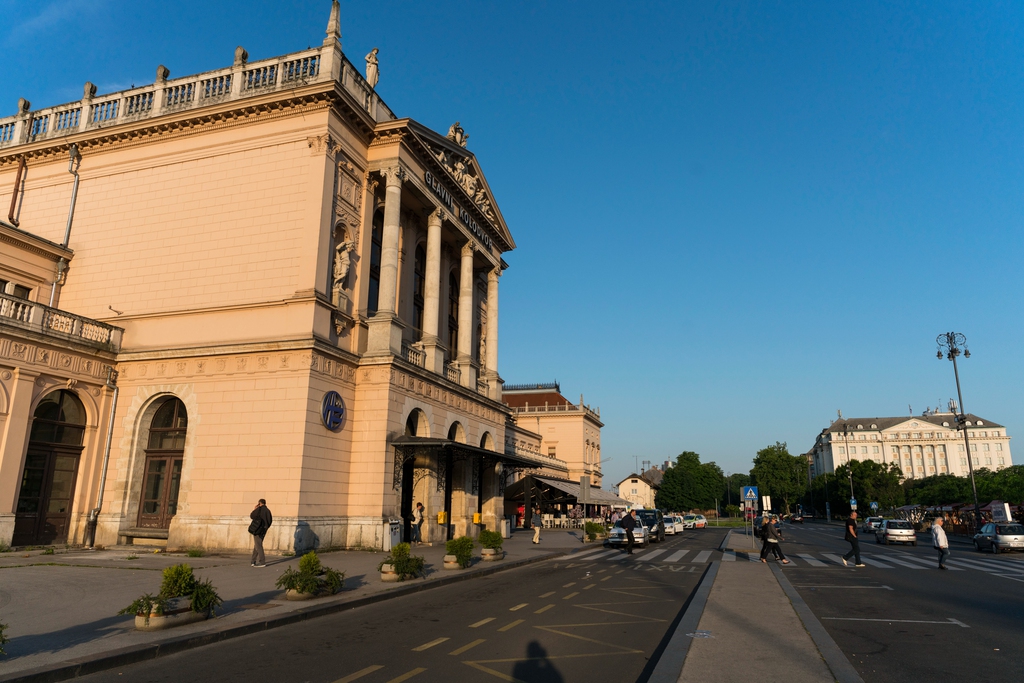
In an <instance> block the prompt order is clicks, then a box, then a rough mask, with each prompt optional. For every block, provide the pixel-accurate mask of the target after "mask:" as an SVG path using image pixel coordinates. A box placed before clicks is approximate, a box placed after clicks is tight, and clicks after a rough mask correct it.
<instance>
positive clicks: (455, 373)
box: [444, 363, 462, 384]
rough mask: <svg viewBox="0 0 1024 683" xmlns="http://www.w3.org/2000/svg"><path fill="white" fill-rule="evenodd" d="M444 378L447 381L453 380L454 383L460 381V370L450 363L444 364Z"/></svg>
mask: <svg viewBox="0 0 1024 683" xmlns="http://www.w3.org/2000/svg"><path fill="white" fill-rule="evenodd" d="M444 378H445V379H446V380H448V381H449V382H455V383H456V384H461V383H462V370H460V369H459V368H457V367H455V366H454V365H452V364H451V363H448V364H447V365H445V366H444Z"/></svg>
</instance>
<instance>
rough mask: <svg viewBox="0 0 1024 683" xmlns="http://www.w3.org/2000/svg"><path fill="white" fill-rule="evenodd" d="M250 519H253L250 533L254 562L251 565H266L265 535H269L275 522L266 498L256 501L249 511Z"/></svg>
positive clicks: (250, 524)
mask: <svg viewBox="0 0 1024 683" xmlns="http://www.w3.org/2000/svg"><path fill="white" fill-rule="evenodd" d="M249 519H251V520H252V522H250V523H249V533H250V534H252V563H251V564H250V565H249V566H250V567H266V566H267V558H266V556H265V555H264V554H263V537H264V536H266V535H267V530H268V529H269V528H270V525H271V524H273V523H274V516H273V515H272V514H270V508H268V507H267V501H266V500H265V499H263V498H260V502H258V503H256V507H255V508H253V510H252V512H250V513H249Z"/></svg>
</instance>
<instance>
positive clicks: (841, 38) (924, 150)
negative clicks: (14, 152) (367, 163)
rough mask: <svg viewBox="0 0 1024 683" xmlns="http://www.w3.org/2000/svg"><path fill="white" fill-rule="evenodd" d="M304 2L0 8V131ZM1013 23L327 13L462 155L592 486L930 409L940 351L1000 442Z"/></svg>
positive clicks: (1020, 395) (392, 89)
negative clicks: (955, 341) (696, 457)
mask: <svg viewBox="0 0 1024 683" xmlns="http://www.w3.org/2000/svg"><path fill="white" fill-rule="evenodd" d="M329 8H330V3H329V2H328V0H317V1H315V2H314V1H309V2H303V3H290V2H289V3H283V2H265V1H249V2H242V1H241V0H219V1H218V2H197V1H195V0H176V1H175V2H163V3H157V2H118V1H115V0H106V1H102V0H99V1H95V0H80V1H78V2H73V1H72V2H60V1H53V0H39V1H33V2H27V1H22V0H17V1H14V2H12V1H11V0H0V16H4V17H5V22H4V26H3V27H2V28H0V50H2V53H3V55H4V59H3V61H4V67H3V69H2V70H0V113H2V114H4V115H10V114H13V113H14V111H15V103H16V101H17V99H18V98H19V97H26V98H28V99H29V100H31V101H32V102H33V105H34V106H37V107H39V106H48V105H52V104H56V103H59V102H64V101H69V100H75V99H78V98H79V97H80V96H81V92H82V85H83V84H84V82H85V81H87V80H90V81H92V82H94V83H97V84H98V85H99V90H100V92H101V93H103V92H109V91H111V90H115V89H119V88H123V87H127V86H129V85H131V84H132V83H134V84H136V85H141V84H145V83H150V82H152V80H153V76H154V73H155V69H156V66H157V64H161V63H162V64H165V65H166V66H168V67H169V68H170V70H171V75H172V77H175V76H182V75H187V74H190V73H195V72H199V71H203V70H207V69H214V68H220V67H223V66H227V65H229V64H230V63H231V58H232V52H233V50H234V48H235V46H236V45H242V46H244V47H245V48H246V49H247V50H248V51H249V54H250V58H251V59H260V58H264V57H270V56H275V55H279V54H284V53H287V52H291V51H295V50H298V49H302V48H305V47H306V46H307V45H316V44H319V43H320V42H321V41H322V39H323V32H324V28H325V25H326V21H327V16H328V13H329ZM1022 29H1024V4H1021V3H1010V2H1002V3H1000V2H985V3H961V2H927V3H925V2H921V3H913V2H888V3H873V2H858V3H822V2H807V3H798V2H785V3H782V2H777V3H772V2H751V3H710V2H671V3H668V2H666V3H655V2H646V3H612V2H606V3H601V2H598V3H595V2H577V3H563V2H558V3H555V2H552V3H541V2H529V3H526V2H522V3H509V2H501V3H499V2H487V3H484V2H422V1H418V2H414V3H413V2H410V3H400V2H376V3H362V2H352V1H346V2H343V3H342V34H343V45H344V49H345V52H346V53H347V54H348V56H349V58H350V59H351V60H352V61H353V62H355V63H357V64H362V58H363V55H365V54H366V53H367V52H368V51H369V50H370V49H371V48H373V47H379V48H380V63H381V82H380V84H379V86H378V91H379V92H380V93H381V94H382V95H383V97H384V98H385V99H386V101H387V102H388V104H389V105H390V106H391V108H392V109H393V110H394V111H396V112H397V113H398V114H399V115H400V116H410V117H413V118H415V119H418V120H419V121H421V122H423V123H425V124H426V125H429V126H431V127H433V128H434V129H436V130H439V131H441V132H444V131H446V130H447V127H448V125H449V124H450V123H452V122H453V121H454V120H456V119H458V120H460V121H461V122H462V125H463V127H464V128H465V129H466V131H467V132H468V133H469V134H470V135H471V140H470V148H471V149H472V150H473V151H474V152H475V153H476V154H477V155H478V157H479V159H480V161H481V164H482V166H483V169H484V172H485V174H486V175H487V178H488V180H489V182H490V184H491V187H492V189H493V190H494V191H495V193H496V196H497V202H498V204H499V205H500V207H501V209H502V212H503V213H504V215H505V217H506V219H507V220H508V223H509V225H510V226H511V228H512V231H513V234H514V236H515V239H516V241H517V243H518V245H519V248H518V249H517V250H516V251H515V252H513V253H511V254H508V255H507V260H508V262H509V263H510V264H511V266H512V267H511V269H510V270H509V271H508V272H507V273H506V275H505V277H503V278H502V290H501V296H502V300H501V369H502V375H503V376H504V377H505V379H506V381H508V382H527V381H549V380H552V379H555V378H557V379H558V380H559V381H560V382H561V385H562V389H563V392H564V393H565V394H566V395H567V396H569V397H572V398H574V399H575V398H576V397H578V395H579V394H580V393H581V392H582V393H583V394H584V395H585V398H586V401H587V402H588V403H591V404H593V405H598V406H600V407H601V414H602V416H603V418H604V420H605V421H606V423H607V424H606V427H605V429H604V431H603V433H602V441H603V444H602V453H603V455H604V457H605V459H608V458H611V459H612V460H611V461H610V462H609V463H608V464H607V466H606V467H605V471H606V474H607V475H608V481H607V483H608V484H610V483H612V482H611V480H612V479H617V477H619V476H620V475H625V474H628V473H629V472H628V470H630V469H632V467H633V456H634V455H637V456H640V458H641V459H649V460H652V461H655V462H660V461H663V460H665V459H669V458H672V457H674V456H675V454H677V453H678V452H680V451H682V450H695V451H697V452H699V453H700V454H701V455H702V456H703V458H704V459H705V460H715V461H717V462H718V463H719V464H720V465H721V466H722V467H723V468H724V469H725V470H727V471H747V470H748V469H749V467H750V459H751V457H752V456H753V454H754V453H755V451H756V450H757V449H758V448H760V447H763V446H764V445H767V444H769V443H774V442H775V441H776V440H779V441H787V442H788V443H789V445H790V448H791V451H793V452H802V451H806V450H807V449H808V448H809V447H810V446H811V445H812V443H813V439H814V436H815V434H816V433H817V432H818V431H819V430H820V429H822V428H823V427H826V426H828V424H829V420H830V418H833V417H834V416H835V411H836V409H837V408H841V409H842V410H843V412H844V414H845V415H847V416H874V415H879V416H881V415H902V414H907V410H908V404H909V405H911V406H913V410H914V412H915V413H920V411H921V410H923V409H924V408H925V407H926V406H935V405H936V403H938V402H939V401H940V400H941V401H943V402H944V401H945V400H947V399H948V398H949V397H950V396H952V395H955V394H954V391H955V389H954V386H953V377H952V368H951V367H950V363H948V362H946V361H943V362H939V361H938V360H936V359H935V342H934V339H935V336H936V335H937V334H938V333H940V332H943V331H948V330H956V331H960V332H963V333H965V334H966V335H967V337H968V340H969V344H970V348H971V351H972V354H973V356H972V358H971V359H970V360H968V361H966V362H965V363H964V364H963V374H962V378H963V383H964V391H965V403H966V407H967V408H968V409H969V410H971V411H973V412H976V413H979V414H981V415H983V416H985V417H987V418H988V419H990V420H994V421H997V422H1001V423H1003V424H1005V425H1007V426H1008V427H1009V431H1010V434H1011V436H1017V437H1018V438H1021V437H1024V431H1022V421H1021V417H1022V412H1024V391H1022V387H1024V358H1022V354H1021V350H1020V347H1021V340H1022V338H1024V329H1022V319H1021V304H1020V298H1021V291H1022V285H1024V276H1022V269H1021V263H1022V256H1024V253H1022V252H1024V243H1022V234H1024V233H1022V230H1021V227H1022V226H1021V222H1022V215H1024V201H1022V188H1024V178H1022V170H1024V169H1022V159H1024V156H1022V154H1021V152H1022V142H1024V140H1022V137H1024V82H1022V81H1024V79H1022V71H1024V54H1022V52H1024V47H1022V46H1024V30H1022ZM1022 443H1024V442H1022ZM1015 450H1020V453H1019V454H1018V455H1017V456H1016V458H1015V460H1016V461H1017V462H1024V445H1021V446H1019V447H1018V449H1015Z"/></svg>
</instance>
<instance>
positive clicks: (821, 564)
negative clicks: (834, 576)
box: [791, 555, 828, 567]
mask: <svg viewBox="0 0 1024 683" xmlns="http://www.w3.org/2000/svg"><path fill="white" fill-rule="evenodd" d="M797 557H799V558H800V559H802V560H803V561H804V562H806V563H807V564H809V565H811V566H812V567H827V566H828V565H827V564H825V563H824V562H822V561H821V560H816V559H814V556H813V555H797ZM791 559H792V558H791Z"/></svg>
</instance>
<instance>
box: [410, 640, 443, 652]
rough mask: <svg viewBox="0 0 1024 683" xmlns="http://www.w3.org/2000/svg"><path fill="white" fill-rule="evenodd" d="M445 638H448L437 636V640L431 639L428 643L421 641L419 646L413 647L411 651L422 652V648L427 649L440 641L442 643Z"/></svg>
mask: <svg viewBox="0 0 1024 683" xmlns="http://www.w3.org/2000/svg"><path fill="white" fill-rule="evenodd" d="M446 640H448V639H447V638H438V639H437V640H432V641H430V642H429V643H423V644H422V645H420V646H419V647H414V648H413V649H412V651H413V652H423V651H424V650H429V649H430V648H432V647H434V646H435V645H440V644H441V643H443V642H444V641H446Z"/></svg>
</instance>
